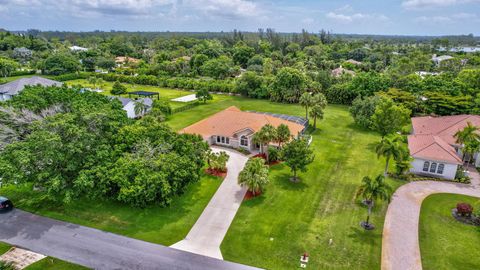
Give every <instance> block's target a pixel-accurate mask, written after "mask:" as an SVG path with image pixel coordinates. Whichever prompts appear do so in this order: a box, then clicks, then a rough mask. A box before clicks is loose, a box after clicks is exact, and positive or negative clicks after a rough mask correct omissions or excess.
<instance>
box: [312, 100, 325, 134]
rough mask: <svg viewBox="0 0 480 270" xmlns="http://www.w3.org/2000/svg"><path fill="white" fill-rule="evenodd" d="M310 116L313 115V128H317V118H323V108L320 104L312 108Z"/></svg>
mask: <svg viewBox="0 0 480 270" xmlns="http://www.w3.org/2000/svg"><path fill="white" fill-rule="evenodd" d="M310 116H311V117H313V128H314V129H317V118H318V119H323V109H322V108H321V107H320V106H317V105H315V106H313V107H312V110H310Z"/></svg>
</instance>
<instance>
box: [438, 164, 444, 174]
mask: <svg viewBox="0 0 480 270" xmlns="http://www.w3.org/2000/svg"><path fill="white" fill-rule="evenodd" d="M444 168H445V164H438V168H437V173H438V174H443V169H444Z"/></svg>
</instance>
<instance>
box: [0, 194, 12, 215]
mask: <svg viewBox="0 0 480 270" xmlns="http://www.w3.org/2000/svg"><path fill="white" fill-rule="evenodd" d="M12 209H13V203H12V201H10V200H9V199H7V198H5V197H2V196H0V213H1V212H7V211H10V210H12Z"/></svg>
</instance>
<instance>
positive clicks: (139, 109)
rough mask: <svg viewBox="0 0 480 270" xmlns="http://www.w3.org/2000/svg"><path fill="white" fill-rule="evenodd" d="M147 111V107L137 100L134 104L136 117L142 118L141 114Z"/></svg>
mask: <svg viewBox="0 0 480 270" xmlns="http://www.w3.org/2000/svg"><path fill="white" fill-rule="evenodd" d="M146 111H147V105H145V103H144V102H143V100H137V101H136V102H135V115H136V116H143V114H144V113H145V112H146Z"/></svg>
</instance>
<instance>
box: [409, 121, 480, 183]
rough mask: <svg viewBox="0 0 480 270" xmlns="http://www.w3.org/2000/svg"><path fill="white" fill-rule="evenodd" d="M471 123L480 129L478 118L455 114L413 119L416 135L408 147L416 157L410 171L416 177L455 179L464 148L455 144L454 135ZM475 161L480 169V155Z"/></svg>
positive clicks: (412, 136)
mask: <svg viewBox="0 0 480 270" xmlns="http://www.w3.org/2000/svg"><path fill="white" fill-rule="evenodd" d="M467 123H471V124H472V125H474V126H480V116H479V115H453V116H442V117H431V116H424V117H415V118H412V126H413V133H412V135H410V136H408V148H409V150H410V155H411V156H412V157H413V158H414V160H413V162H412V168H411V169H410V171H411V172H412V173H415V174H420V175H429V176H435V177H439V178H445V179H450V180H452V179H454V178H455V174H456V172H457V168H458V165H462V145H458V144H457V143H456V139H455V137H454V135H455V133H456V132H457V131H459V130H462V129H463V128H465V127H466V126H467ZM473 158H474V162H475V165H476V166H477V167H479V166H480V154H479V153H476V154H475V155H474V156H473Z"/></svg>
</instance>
